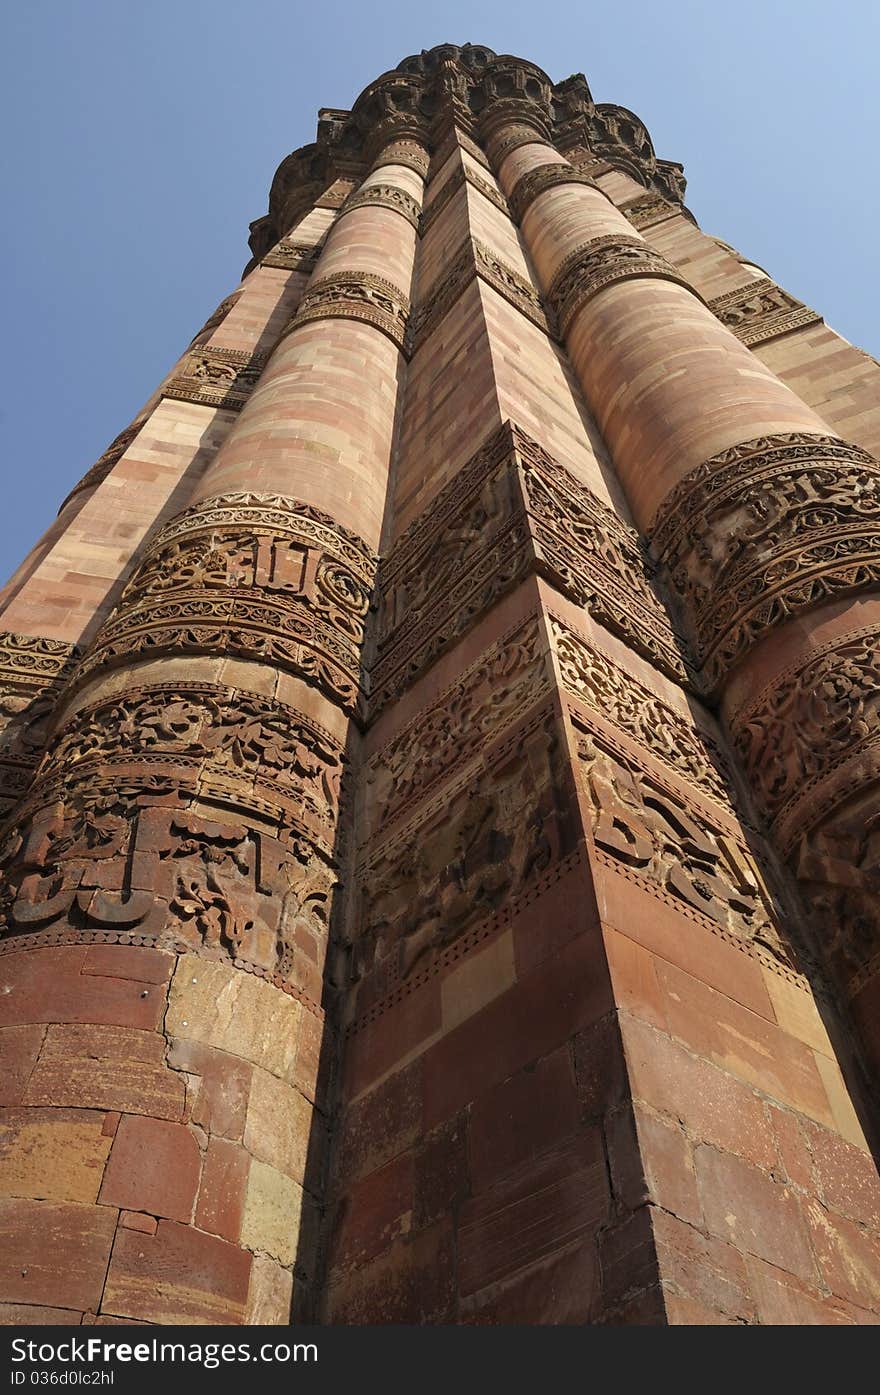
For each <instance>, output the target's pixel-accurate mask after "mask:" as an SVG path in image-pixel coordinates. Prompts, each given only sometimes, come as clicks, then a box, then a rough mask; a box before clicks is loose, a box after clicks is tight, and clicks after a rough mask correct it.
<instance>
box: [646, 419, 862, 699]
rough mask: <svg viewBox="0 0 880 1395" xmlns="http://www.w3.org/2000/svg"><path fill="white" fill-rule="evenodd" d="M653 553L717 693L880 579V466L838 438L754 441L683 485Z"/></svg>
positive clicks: (658, 526) (660, 523)
mask: <svg viewBox="0 0 880 1395" xmlns="http://www.w3.org/2000/svg"><path fill="white" fill-rule="evenodd" d="M651 548H652V551H653V553H654V556H655V557H656V558H657V560H658V562H659V564H660V567H661V569H662V572H663V573H664V575H665V576H666V578H668V582H669V585H670V587H671V589H672V591H673V593H674V594H675V596H676V597H677V598H678V599H679V601H680V603H681V606H682V611H683V614H684V617H685V620H686V623H687V627H688V629H689V631H690V633H691V636H692V638H693V643H694V648H695V656H696V659H697V661H698V663H699V665H700V668H701V670H702V674H703V678H704V681H705V683H706V686H707V687H708V688H710V689H711V688H715V687H717V686H718V684H719V683H720V682H722V680H723V679H724V677H725V675H726V673H727V672H728V671H729V669H730V668H731V667H732V665H733V664H734V663H736V662H737V660H738V659H740V658H742V656H743V655H744V654H745V653H747V652H748V650H749V649H750V648H751V647H752V645H754V644H755V643H756V642H757V640H759V639H760V638H762V637H763V636H764V635H766V633H767V632H768V630H771V629H772V628H773V627H774V626H776V625H779V624H782V623H783V622H784V621H785V620H788V619H789V618H790V617H791V616H792V615H796V614H798V613H799V612H800V611H802V610H805V609H808V608H810V607H811V606H814V605H817V604H818V603H820V602H821V601H824V600H827V599H829V598H831V597H834V596H837V595H840V594H842V593H845V592H847V591H854V590H859V589H861V588H862V587H864V586H870V585H876V584H877V582H878V581H880V465H878V463H877V461H875V460H874V459H873V457H872V456H870V455H869V454H868V453H867V451H863V450H861V449H860V447H858V446H853V445H849V444H848V443H847V442H845V441H841V440H840V439H838V438H837V437H832V436H816V435H811V434H808V433H803V432H789V433H785V434H780V435H778V436H766V437H759V438H758V439H756V440H753V441H746V442H743V444H742V445H738V446H732V447H730V448H729V449H728V450H725V451H721V452H720V453H719V454H718V455H716V456H713V457H712V459H711V460H708V461H706V462H705V464H703V465H700V466H699V467H698V468H697V469H696V470H692V471H691V473H690V474H689V475H686V476H685V477H684V479H682V480H681V481H680V482H679V483H678V484H677V485H676V486H675V488H674V489H673V490H672V491H671V493H670V494H669V495H668V496H667V497H666V499H665V500H664V501H663V504H662V505H661V507H660V510H659V512H658V515H657V519H656V521H655V524H654V528H653V531H652V534H651Z"/></svg>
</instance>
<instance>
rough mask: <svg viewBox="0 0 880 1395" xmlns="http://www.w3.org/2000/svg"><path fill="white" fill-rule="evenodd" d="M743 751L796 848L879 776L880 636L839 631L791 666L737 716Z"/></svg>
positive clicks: (783, 834)
mask: <svg viewBox="0 0 880 1395" xmlns="http://www.w3.org/2000/svg"><path fill="white" fill-rule="evenodd" d="M731 730H732V733H733V739H734V745H735V747H736V751H737V754H738V755H739V758H740V760H741V762H742V766H743V769H744V771H745V773H746V775H747V777H748V779H749V781H750V783H751V786H752V789H753V790H754V792H755V797H756V799H757V800H758V804H759V806H760V808H761V810H762V812H763V813H764V814H765V816H766V817H767V819H768V820H770V821H771V823H772V825H773V828H774V832H775V834H776V838H777V841H778V842H779V844H780V846H781V847H782V849H783V851H784V852H790V851H791V848H792V846H793V845H794V843H795V841H796V840H797V839H798V838H799V837H800V835H801V834H802V833H803V831H804V830H805V829H808V828H810V827H811V826H813V825H814V824H816V823H819V822H822V821H823V820H825V819H827V817H828V816H829V814H830V813H831V812H832V811H833V809H834V808H835V807H836V806H837V805H838V804H839V803H840V802H841V801H843V800H846V799H848V798H849V797H850V796H851V795H852V793H853V791H855V790H857V789H859V788H860V787H861V786H863V785H865V784H866V783H868V782H870V781H872V780H876V779H880V641H878V636H877V633H876V631H875V629H874V628H873V627H872V628H870V629H867V630H852V631H849V632H848V633H846V634H843V635H837V636H835V638H834V639H832V640H829V641H828V643H826V644H824V645H822V646H821V647H820V648H818V649H814V650H813V651H812V652H811V653H810V657H809V659H807V660H806V662H803V663H800V664H798V665H796V666H793V667H790V668H787V669H785V670H784V671H783V672H782V673H780V674H779V675H778V676H777V677H776V678H774V680H773V682H772V683H771V684H770V685H769V686H768V687H766V688H764V689H763V690H762V692H761V693H760V694H759V695H758V696H757V697H756V698H754V699H753V700H752V701H751V702H749V703H747V704H745V705H744V706H743V707H741V708H740V709H739V710H738V711H737V712H736V713H735V715H734V716H733V717H732V719H731Z"/></svg>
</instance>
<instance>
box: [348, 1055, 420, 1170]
mask: <svg viewBox="0 0 880 1395" xmlns="http://www.w3.org/2000/svg"><path fill="white" fill-rule="evenodd" d="M423 1064H424V1060H423V1057H421V1056H419V1057H417V1059H416V1060H415V1061H412V1062H411V1063H410V1065H408V1066H404V1068H403V1070H400V1071H397V1072H395V1074H394V1075H390V1076H389V1077H388V1078H387V1080H383V1081H382V1083H381V1084H380V1085H377V1086H376V1088H375V1089H374V1090H371V1091H370V1092H369V1093H368V1094H366V1095H363V1096H362V1097H361V1098H360V1099H359V1100H356V1101H355V1103H354V1104H351V1105H349V1107H348V1109H347V1110H346V1111H345V1115H344V1117H343V1120H342V1125H341V1129H340V1135H339V1144H338V1150H337V1155H336V1173H337V1176H338V1177H339V1178H340V1179H341V1180H342V1181H343V1182H345V1183H347V1182H349V1181H352V1180H354V1179H355V1178H356V1177H359V1176H360V1175H362V1174H363V1173H365V1172H371V1171H372V1170H373V1169H374V1168H376V1167H380V1166H381V1165H382V1163H384V1162H387V1161H388V1160H389V1159H390V1158H392V1157H393V1156H394V1155H395V1154H396V1153H398V1152H400V1150H401V1149H403V1148H407V1147H409V1146H410V1145H411V1144H412V1143H413V1142H414V1141H415V1139H416V1138H417V1137H418V1135H419V1134H420V1132H421V1126H422V1068H423Z"/></svg>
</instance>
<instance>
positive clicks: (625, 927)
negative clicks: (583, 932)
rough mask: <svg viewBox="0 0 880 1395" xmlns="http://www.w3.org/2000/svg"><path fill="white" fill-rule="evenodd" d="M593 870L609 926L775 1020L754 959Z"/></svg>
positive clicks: (614, 875)
mask: <svg viewBox="0 0 880 1395" xmlns="http://www.w3.org/2000/svg"><path fill="white" fill-rule="evenodd" d="M595 870H596V890H597V896H598V899H599V906H600V911H601V915H602V920H603V922H604V923H605V924H607V925H609V926H612V927H613V928H614V929H615V930H617V931H619V932H620V933H621V934H623V935H625V936H627V937H628V938H629V939H631V940H636V941H638V943H639V944H641V945H643V946H644V948H645V949H648V950H650V951H651V953H652V954H654V955H655V956H656V957H657V958H658V959H659V960H662V961H666V962H667V963H668V964H671V965H676V966H677V967H678V968H679V969H681V970H683V971H684V972H686V973H689V974H692V975H693V976H694V977H695V978H697V979H699V980H700V981H701V982H702V983H705V984H708V985H709V986H710V987H713V988H717V989H719V990H720V991H721V992H722V993H725V994H726V995H727V996H728V997H730V998H732V999H734V1001H735V1002H738V1003H740V1004H742V1006H743V1007H747V1008H749V1009H751V1011H752V1012H756V1013H758V1014H759V1015H760V1016H762V1017H764V1018H766V1019H767V1020H768V1021H770V1022H774V1021H775V1020H776V1018H775V1014H774V1012H773V1008H772V1005H771V1003H770V997H769V995H768V993H767V989H766V987H765V984H764V979H763V975H762V973H761V970H760V968H759V966H758V964H757V963H756V962H755V960H754V959H751V958H749V956H748V955H747V954H743V953H742V951H741V950H738V949H735V948H734V947H733V945H730V944H727V943H726V941H724V940H722V939H721V938H720V937H719V936H718V935H715V934H713V933H712V931H711V930H709V929H707V928H705V927H704V926H702V925H698V924H697V923H696V922H695V921H693V920H690V919H688V918H687V917H685V916H682V915H681V914H680V913H679V912H678V911H677V910H676V909H675V907H674V906H671V905H669V904H668V903H667V902H665V901H662V900H660V899H659V898H658V897H656V896H652V895H651V894H650V892H647V891H644V890H642V888H641V887H638V886H636V885H635V883H634V882H631V881H628V880H627V879H626V878H625V877H621V876H620V875H619V874H618V873H616V872H611V871H608V870H606V869H600V868H596V869H595Z"/></svg>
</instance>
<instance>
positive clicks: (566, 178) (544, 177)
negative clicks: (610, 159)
mask: <svg viewBox="0 0 880 1395" xmlns="http://www.w3.org/2000/svg"><path fill="white" fill-rule="evenodd" d="M562 184H586V185H587V186H588V187H589V188H590V189H597V190H598V191H599V193H600V194H602V196H603V198H607V197H608V196H607V194H605V192H604V190H602V189H600V188H599V185H598V184H597V183H596V181H595V179H592V178H591V177H590V175H588V174H584V173H583V171H581V170H576V169H575V168H574V166H573V165H558V164H552V165H538V166H537V168H536V169H533V170H528V171H527V172H526V173H525V174H524V175H523V176H522V178H521V179H518V180H517V181H516V184H515V185H514V188H513V192H512V194H511V195H510V199H509V203H510V216H511V217H512V218H513V220H514V222H516V223H521V222H522V220H523V217H524V215H525V212H526V210H527V209H528V208H530V207H531V206H532V204H533V203H534V201H535V199H536V198H538V197H539V195H541V194H543V193H545V192H546V190H547V189H557V188H559V186H560V185H562Z"/></svg>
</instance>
